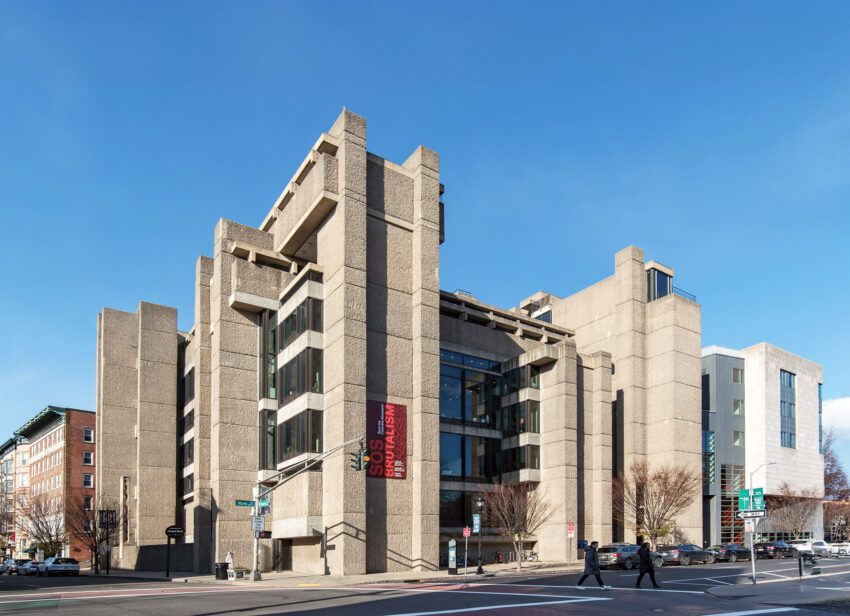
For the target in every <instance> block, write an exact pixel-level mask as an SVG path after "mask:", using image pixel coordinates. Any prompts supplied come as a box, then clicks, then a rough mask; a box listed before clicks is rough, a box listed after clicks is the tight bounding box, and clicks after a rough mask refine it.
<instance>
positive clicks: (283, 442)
mask: <svg viewBox="0 0 850 616" xmlns="http://www.w3.org/2000/svg"><path fill="white" fill-rule="evenodd" d="M322 419H323V416H322V412H321V411H314V410H307V411H304V412H303V413H299V414H298V415H296V416H295V417H292V418H290V419H288V420H286V421H285V422H283V423H282V424H280V425H278V424H277V412H276V411H263V412H262V414H261V415H260V468H261V469H265V470H274V469H276V468H277V465H278V464H279V463H281V462H285V461H286V460H289V459H291V458H294V457H296V456H299V455H301V454H303V453H321V452H322V432H323V430H322Z"/></svg>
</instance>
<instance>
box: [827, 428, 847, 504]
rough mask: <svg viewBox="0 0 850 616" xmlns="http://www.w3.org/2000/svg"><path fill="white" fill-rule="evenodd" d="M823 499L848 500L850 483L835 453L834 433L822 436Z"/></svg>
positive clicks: (830, 431)
mask: <svg viewBox="0 0 850 616" xmlns="http://www.w3.org/2000/svg"><path fill="white" fill-rule="evenodd" d="M823 497H824V498H825V499H827V500H837V501H841V500H848V499H850V482H848V481H847V473H845V472H844V468H843V467H842V466H841V461H840V460H839V459H838V455H837V454H836V453H835V432H833V431H832V430H829V431H827V432H826V434H824V435H823Z"/></svg>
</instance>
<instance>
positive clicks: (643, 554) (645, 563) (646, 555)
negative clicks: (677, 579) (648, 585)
mask: <svg viewBox="0 0 850 616" xmlns="http://www.w3.org/2000/svg"><path fill="white" fill-rule="evenodd" d="M638 563H639V565H638V567H639V568H638V571H640V575H638V579H637V582H636V583H635V588H640V583H641V580H643V576H645V575H647V574H649V580H650V581H651V582H652V587H653V588H661V585H660V584H659V583H658V582H656V581H655V563H654V562H653V561H652V552H651V551H650V549H649V543H644V544H643V545H642V546H640V549H639V550H638Z"/></svg>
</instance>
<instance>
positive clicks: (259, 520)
mask: <svg viewBox="0 0 850 616" xmlns="http://www.w3.org/2000/svg"><path fill="white" fill-rule="evenodd" d="M251 528H252V529H253V530H254V531H255V532H256V531H262V530H266V520H265V518H263V516H261V515H252V516H251Z"/></svg>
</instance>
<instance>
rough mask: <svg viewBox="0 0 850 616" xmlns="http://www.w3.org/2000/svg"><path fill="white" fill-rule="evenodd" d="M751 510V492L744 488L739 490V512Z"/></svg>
mask: <svg viewBox="0 0 850 616" xmlns="http://www.w3.org/2000/svg"><path fill="white" fill-rule="evenodd" d="M749 508H750V491H749V490H747V489H746V488H744V489H743V490H738V511H747V510H748V509H749Z"/></svg>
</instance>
